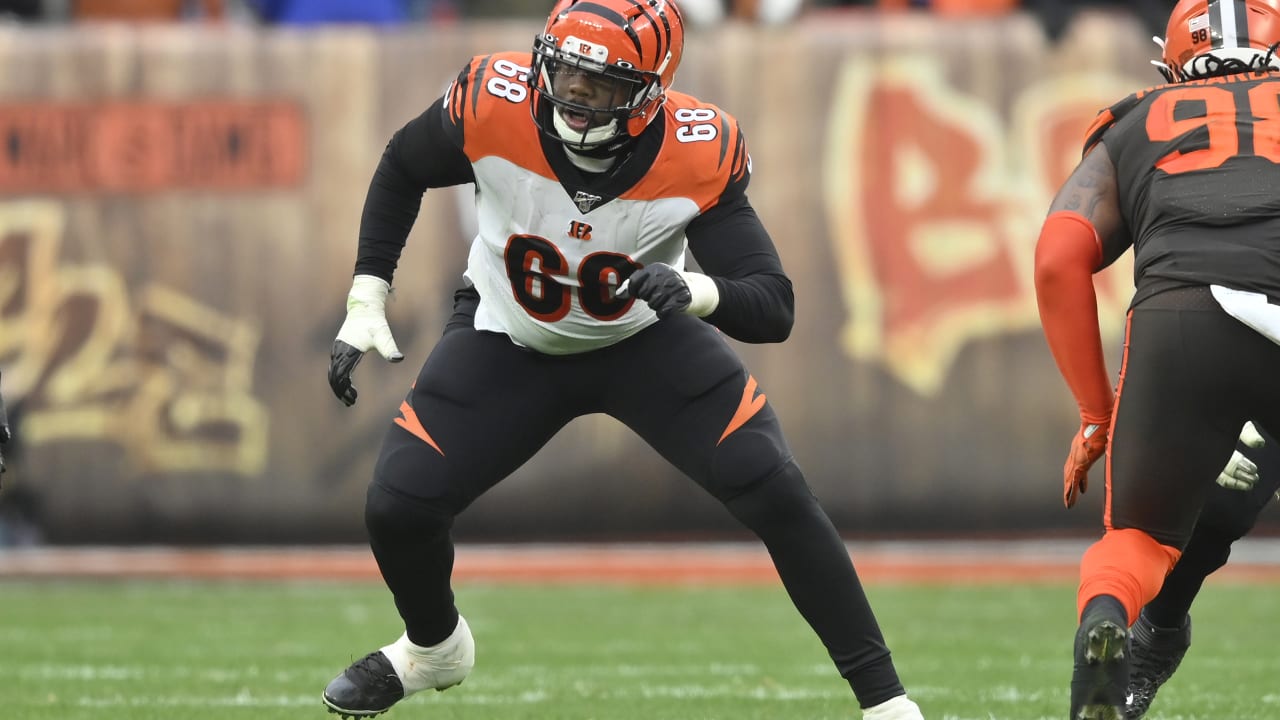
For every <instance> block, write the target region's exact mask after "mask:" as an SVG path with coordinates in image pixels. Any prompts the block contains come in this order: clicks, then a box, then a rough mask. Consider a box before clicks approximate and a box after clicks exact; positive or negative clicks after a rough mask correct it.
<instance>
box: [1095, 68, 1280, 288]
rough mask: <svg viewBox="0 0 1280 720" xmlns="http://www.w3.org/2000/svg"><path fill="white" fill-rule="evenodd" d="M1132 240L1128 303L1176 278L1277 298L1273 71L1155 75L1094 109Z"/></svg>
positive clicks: (1277, 104) (1279, 181)
mask: <svg viewBox="0 0 1280 720" xmlns="http://www.w3.org/2000/svg"><path fill="white" fill-rule="evenodd" d="M1099 142H1101V143H1102V144H1103V146H1104V147H1105V149H1106V151H1107V153H1108V154H1109V155H1110V157H1111V161H1112V163H1113V164H1114V165H1115V169H1116V179H1117V190H1118V193H1119V202H1120V211H1121V214H1122V216H1123V218H1124V221H1125V224H1126V225H1127V227H1128V229H1129V235H1128V236H1127V237H1122V238H1104V239H1103V242H1104V245H1105V246H1104V247H1103V256H1104V259H1105V262H1106V263H1109V262H1111V261H1113V260H1115V259H1116V258H1117V257H1119V256H1120V255H1121V254H1123V252H1124V251H1125V249H1127V247H1128V243H1129V242H1130V241H1131V242H1132V244H1133V248H1134V280H1135V285H1136V286H1137V288H1136V293H1135V295H1134V298H1133V304H1135V305H1136V304H1138V303H1139V302H1141V301H1142V300H1144V299H1146V298H1147V297H1150V296H1151V295H1154V294H1156V293H1159V292H1162V291H1164V290H1167V289H1172V288H1175V287H1183V286H1189V285H1210V284H1217V285H1224V286H1227V287H1231V288H1236V289H1238V290H1247V291H1251V292H1259V293H1263V294H1265V295H1267V296H1269V297H1271V298H1272V299H1274V300H1280V192H1277V190H1276V189H1277V188H1280V72H1274V71H1272V72H1259V73H1238V74H1232V75H1226V76H1222V77H1214V78H1206V79H1201V80H1189V81H1186V82H1181V83H1176V84H1169V85H1159V86H1156V87H1153V88H1149V89H1146V90H1142V91H1140V92H1137V93H1134V94H1133V95H1130V96H1128V97H1127V98H1125V99H1123V100H1121V101H1120V102H1118V103H1116V104H1114V105H1112V106H1111V107H1109V108H1107V109H1105V110H1103V111H1102V112H1101V113H1099V114H1098V117H1097V119H1096V120H1095V121H1094V123H1093V126H1092V127H1091V128H1090V129H1089V131H1088V133H1087V138H1086V140H1085V154H1088V153H1089V152H1090V151H1091V150H1093V149H1094V148H1095V146H1096V145H1097V144H1098V143H1099Z"/></svg>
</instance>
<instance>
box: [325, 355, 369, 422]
mask: <svg viewBox="0 0 1280 720" xmlns="http://www.w3.org/2000/svg"><path fill="white" fill-rule="evenodd" d="M363 357H364V353H363V352H360V351H359V350H357V349H355V348H353V347H351V346H350V345H348V344H346V343H344V342H342V341H341V340H334V341H333V349H331V350H330V351H329V387H330V389H332V390H333V394H334V395H336V396H338V399H339V400H341V401H342V404H343V405H346V406H347V407H351V406H352V405H355V404H356V395H358V394H359V393H357V392H356V386H355V385H353V384H352V383H351V373H352V371H354V370H355V369H356V365H359V364H360V359H361V358H363Z"/></svg>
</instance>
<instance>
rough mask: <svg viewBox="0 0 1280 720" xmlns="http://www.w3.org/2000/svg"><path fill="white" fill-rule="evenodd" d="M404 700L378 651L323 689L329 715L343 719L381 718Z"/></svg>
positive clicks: (385, 659) (380, 652) (362, 659)
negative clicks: (336, 715)
mask: <svg viewBox="0 0 1280 720" xmlns="http://www.w3.org/2000/svg"><path fill="white" fill-rule="evenodd" d="M403 699H404V685H402V684H401V683H400V678H399V677H398V676H397V675H396V671H395V668H393V667H392V666H391V661H390V660H388V659H387V656H386V655H383V654H382V651H381V650H379V651H377V652H371V653H369V654H368V655H365V656H364V657H362V658H360V659H359V660H357V661H355V662H353V663H351V666H350V667H348V668H347V669H346V670H343V671H342V674H341V675H339V676H338V677H336V678H334V679H333V680H332V681H330V683H329V686H328V687H326V688H325V689H324V704H325V706H326V707H327V708H328V710H329V712H331V713H336V714H338V715H340V716H342V717H344V718H366V717H373V716H374V715H381V714H382V713H384V712H386V711H387V710H390V709H391V706H392V705H395V704H396V703H398V702H400V701H401V700H403Z"/></svg>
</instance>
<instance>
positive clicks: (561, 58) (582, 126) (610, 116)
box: [529, 0, 684, 151]
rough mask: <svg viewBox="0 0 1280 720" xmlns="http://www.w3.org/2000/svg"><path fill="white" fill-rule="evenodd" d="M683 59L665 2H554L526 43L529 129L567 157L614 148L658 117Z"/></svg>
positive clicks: (675, 21) (679, 25)
mask: <svg viewBox="0 0 1280 720" xmlns="http://www.w3.org/2000/svg"><path fill="white" fill-rule="evenodd" d="M683 52H684V20H683V19H682V18H681V16H680V10H679V9H678V8H677V7H676V6H675V4H674V3H673V2H671V0H559V2H557V3H556V5H555V8H554V9H553V10H552V11H551V16H550V17H549V18H548V19H547V25H546V28H544V29H543V31H542V33H541V34H540V35H538V36H537V37H536V38H534V41H533V65H532V68H531V72H530V73H529V85H530V88H531V90H532V96H533V102H532V103H531V104H530V109H531V112H532V113H533V119H534V122H535V123H537V125H538V128H539V129H541V130H542V132H543V133H545V134H547V135H549V136H551V137H553V138H555V139H557V140H560V141H561V142H563V143H565V145H566V146H568V147H569V148H571V149H574V150H578V151H583V150H596V149H601V150H604V151H608V150H609V149H616V148H617V147H619V146H620V145H621V144H623V143H624V142H625V141H627V140H629V139H630V138H633V137H636V136H637V135H639V134H640V133H641V132H643V131H644V129H645V128H646V127H648V126H649V123H651V122H653V119H654V118H655V117H657V115H658V112H659V111H660V108H661V107H662V104H663V103H664V102H665V101H666V94H667V89H668V88H669V87H671V83H672V82H673V81H674V80H675V76H676V69H677V68H678V67H679V66H680V57H681V55H682V54H683Z"/></svg>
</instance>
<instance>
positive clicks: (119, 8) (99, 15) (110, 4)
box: [71, 0, 225, 22]
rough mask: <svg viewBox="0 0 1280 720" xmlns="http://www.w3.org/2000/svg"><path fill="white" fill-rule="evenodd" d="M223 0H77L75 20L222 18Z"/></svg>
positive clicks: (74, 9) (74, 8)
mask: <svg viewBox="0 0 1280 720" xmlns="http://www.w3.org/2000/svg"><path fill="white" fill-rule="evenodd" d="M224 9H225V8H224V7H223V0H73V2H72V9H71V16H72V18H73V19H75V20H127V21H135V22H136V21H156V20H161V21H163V20H184V19H198V18H208V19H220V18H222V17H223V11H224Z"/></svg>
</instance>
